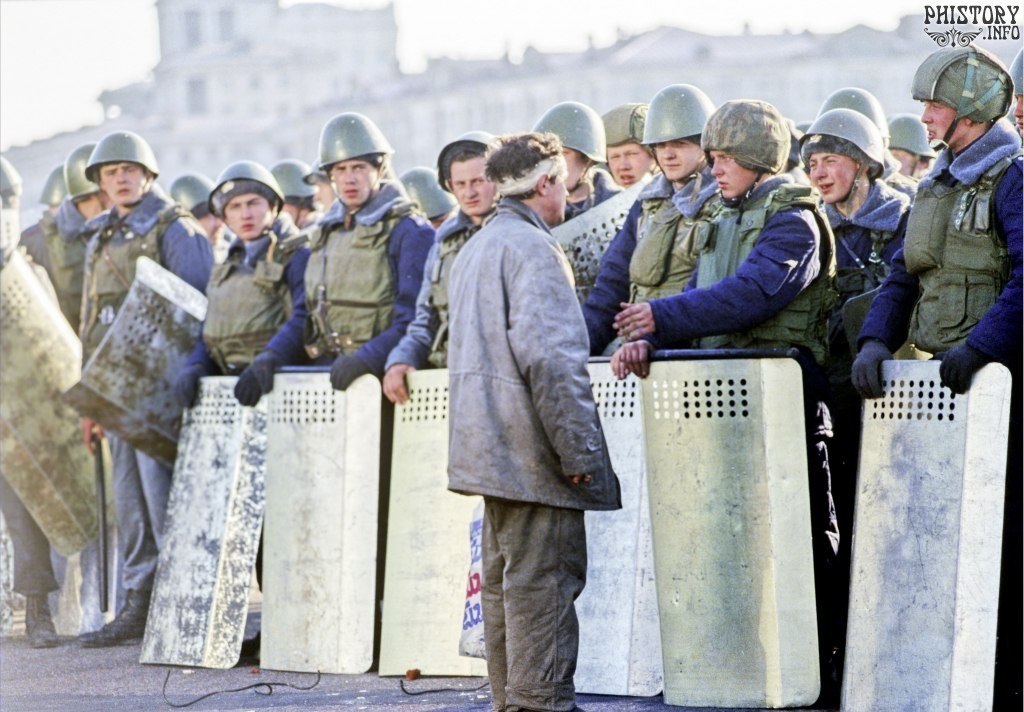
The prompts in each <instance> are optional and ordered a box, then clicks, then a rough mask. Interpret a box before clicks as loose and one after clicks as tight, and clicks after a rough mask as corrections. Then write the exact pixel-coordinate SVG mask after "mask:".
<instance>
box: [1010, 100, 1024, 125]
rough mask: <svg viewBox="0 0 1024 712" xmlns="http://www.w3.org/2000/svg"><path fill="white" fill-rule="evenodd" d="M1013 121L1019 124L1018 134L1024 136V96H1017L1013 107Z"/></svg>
mask: <svg viewBox="0 0 1024 712" xmlns="http://www.w3.org/2000/svg"><path fill="white" fill-rule="evenodd" d="M1013 120H1014V121H1015V122H1016V123H1017V133H1019V134H1021V135H1024V94H1018V95H1017V102H1016V103H1015V104H1014V105H1013Z"/></svg>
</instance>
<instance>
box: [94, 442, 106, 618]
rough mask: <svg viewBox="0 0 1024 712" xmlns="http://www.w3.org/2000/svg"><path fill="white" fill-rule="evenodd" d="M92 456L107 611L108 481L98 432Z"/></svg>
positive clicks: (102, 595) (102, 592)
mask: <svg viewBox="0 0 1024 712" xmlns="http://www.w3.org/2000/svg"><path fill="white" fill-rule="evenodd" d="M92 458H93V460H92V461H93V464H94V466H95V467H94V470H93V471H94V472H95V474H96V514H97V516H98V517H99V524H100V527H99V528H100V535H99V536H100V540H99V559H100V566H99V579H100V610H101V611H103V612H104V613H106V612H107V610H108V609H109V607H110V606H109V601H108V600H107V580H108V579H107V483H106V473H105V472H104V471H103V438H101V437H100V436H99V435H97V434H96V433H93V434H92Z"/></svg>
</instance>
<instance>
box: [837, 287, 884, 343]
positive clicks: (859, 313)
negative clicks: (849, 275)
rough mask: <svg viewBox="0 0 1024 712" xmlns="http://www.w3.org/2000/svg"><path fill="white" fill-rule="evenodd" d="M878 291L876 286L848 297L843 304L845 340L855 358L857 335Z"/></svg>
mask: <svg viewBox="0 0 1024 712" xmlns="http://www.w3.org/2000/svg"><path fill="white" fill-rule="evenodd" d="M878 291H879V290H878V289H877V288H876V289H872V290H871V291H870V292H865V293H864V294H858V295H857V296H856V297H850V298H849V299H847V300H846V303H845V304H843V308H842V311H843V330H844V331H845V332H846V340H847V342H848V343H849V344H850V353H851V354H852V355H853V357H854V358H857V335H858V334H860V329H861V327H862V326H864V320H865V319H867V318H868V311H870V310H871V304H872V303H873V302H874V301H875V297H877V296H878Z"/></svg>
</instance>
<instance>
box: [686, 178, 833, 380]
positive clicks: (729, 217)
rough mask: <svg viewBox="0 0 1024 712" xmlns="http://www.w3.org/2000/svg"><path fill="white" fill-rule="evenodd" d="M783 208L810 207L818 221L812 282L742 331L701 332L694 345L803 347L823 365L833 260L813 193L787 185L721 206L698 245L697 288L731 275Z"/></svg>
mask: <svg viewBox="0 0 1024 712" xmlns="http://www.w3.org/2000/svg"><path fill="white" fill-rule="evenodd" d="M787 208H807V209H809V210H812V211H813V213H814V216H815V219H816V220H817V222H818V230H819V232H820V233H821V242H820V244H819V246H818V253H819V255H820V259H821V269H820V271H819V273H818V276H817V277H816V278H815V279H814V281H813V282H811V284H810V285H809V286H808V287H807V288H806V289H805V290H804V291H803V292H801V293H800V294H799V295H798V296H797V297H796V299H794V300H793V301H792V302H790V303H789V304H788V305H786V307H785V308H784V309H783V310H782V311H780V312H779V313H778V314H776V315H775V316H773V317H772V318H770V319H768V320H767V321H765V322H763V323H761V324H758V325H757V326H754V327H752V328H751V329H749V330H748V331H746V332H742V333H735V334H724V335H719V336H706V337H703V338H701V339H700V340H699V343H698V348H702V349H722V348H788V347H790V346H803V347H805V348H807V349H808V350H809V351H810V352H811V354H813V356H814V359H815V360H816V361H817V362H818V363H820V364H824V363H825V362H826V360H827V354H828V334H827V329H828V316H829V312H830V311H831V309H832V305H833V304H834V303H835V298H836V291H835V281H836V258H835V243H834V240H833V237H832V229H831V227H829V224H828V220H827V219H826V217H825V214H824V213H823V212H822V210H821V208H820V207H819V206H818V201H817V197H816V196H815V194H814V191H813V190H812V189H811V188H810V187H808V186H803V185H794V184H788V185H783V186H782V187H780V188H778V189H777V190H774V191H772V192H770V193H768V194H767V195H766V196H765V197H763V198H761V199H760V200H757V201H755V202H754V203H753V204H750V203H747V204H745V205H744V206H743V209H742V210H740V209H739V208H733V207H723V208H722V209H721V210H720V212H719V213H718V215H717V216H716V217H715V219H714V221H713V222H712V224H711V225H712V230H711V231H710V234H709V237H708V240H707V243H706V244H704V245H698V247H701V253H700V269H699V270H698V271H697V288H698V289H703V288H706V287H710V286H711V285H713V284H715V283H716V282H718V281H719V280H721V279H724V278H725V277H729V276H731V275H733V274H735V273H736V270H737V269H738V268H739V266H740V264H741V263H742V262H743V261H744V260H745V259H746V258H747V256H748V255H749V254H750V251H751V250H752V249H754V245H756V244H757V241H758V238H759V237H760V235H761V230H762V229H763V228H764V226H765V224H766V223H767V222H768V220H769V219H770V218H771V217H772V215H774V214H775V213H777V212H779V211H780V210H785V209H787Z"/></svg>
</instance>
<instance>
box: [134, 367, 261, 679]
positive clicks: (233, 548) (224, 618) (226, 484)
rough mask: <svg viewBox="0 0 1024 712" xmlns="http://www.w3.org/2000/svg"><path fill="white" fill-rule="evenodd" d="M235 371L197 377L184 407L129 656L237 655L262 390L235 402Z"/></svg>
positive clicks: (212, 661) (252, 536) (256, 510)
mask: <svg viewBox="0 0 1024 712" xmlns="http://www.w3.org/2000/svg"><path fill="white" fill-rule="evenodd" d="M237 380H238V379H237V378H235V377H223V376H221V377H209V378H204V379H202V382H201V385H200V390H199V398H198V400H197V401H196V405H195V406H194V407H192V408H190V409H188V410H186V411H185V414H184V417H183V419H182V427H181V438H180V440H179V441H178V459H177V460H176V461H175V463H174V481H173V483H172V484H171V493H170V497H169V499H168V503H167V525H166V533H165V535H164V536H165V540H164V544H163V547H162V548H161V549H160V559H159V563H158V565H157V570H156V579H155V581H154V584H153V595H152V599H151V601H150V607H149V618H148V619H147V621H146V635H145V638H144V639H143V641H142V654H141V656H140V658H139V662H142V663H156V664H162V665H189V666H197V667H209V668H230V667H232V666H233V665H234V664H235V663H237V662H238V656H239V652H240V650H241V646H242V637H243V635H244V633H245V619H246V613H247V612H248V610H249V588H250V586H251V584H252V571H253V564H254V563H255V561H256V548H257V546H258V544H259V537H260V527H261V525H262V524H263V501H264V500H263V475H264V468H265V464H266V451H267V433H266V406H265V403H266V399H265V398H264V399H262V400H260V402H259V403H258V404H257V405H256V407H254V408H244V407H242V406H241V405H240V404H239V403H238V401H237V400H236V399H235V396H234V386H235V382H236V381H237Z"/></svg>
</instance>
